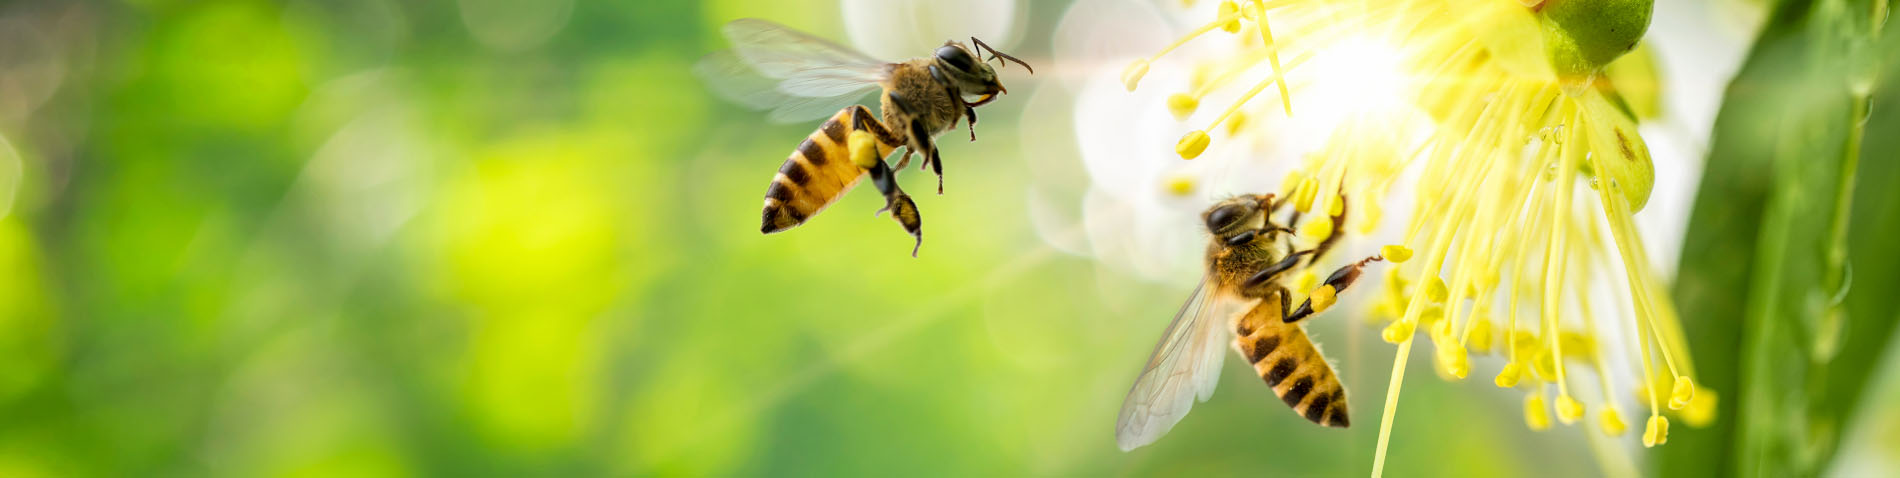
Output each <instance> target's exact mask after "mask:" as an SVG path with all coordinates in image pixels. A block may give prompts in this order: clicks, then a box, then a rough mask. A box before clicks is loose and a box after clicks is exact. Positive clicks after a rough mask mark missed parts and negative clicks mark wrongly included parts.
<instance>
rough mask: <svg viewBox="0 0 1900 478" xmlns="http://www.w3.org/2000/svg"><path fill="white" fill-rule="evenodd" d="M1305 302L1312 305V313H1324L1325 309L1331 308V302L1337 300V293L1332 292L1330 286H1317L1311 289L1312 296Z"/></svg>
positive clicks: (1335, 291)
mask: <svg viewBox="0 0 1900 478" xmlns="http://www.w3.org/2000/svg"><path fill="white" fill-rule="evenodd" d="M1307 300H1310V301H1312V303H1313V313H1315V314H1317V313H1320V312H1325V311H1326V308H1327V307H1332V306H1333V302H1336V301H1338V300H1339V291H1337V290H1334V289H1333V286H1332V284H1327V285H1323V286H1319V288H1318V289H1313V294H1312V295H1310V296H1308V297H1307Z"/></svg>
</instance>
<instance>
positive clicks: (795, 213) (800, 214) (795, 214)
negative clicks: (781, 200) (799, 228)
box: [779, 204, 806, 224]
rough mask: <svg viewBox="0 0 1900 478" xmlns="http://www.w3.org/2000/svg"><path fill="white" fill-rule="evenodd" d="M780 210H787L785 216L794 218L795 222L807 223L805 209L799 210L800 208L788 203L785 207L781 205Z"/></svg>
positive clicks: (793, 221)
mask: <svg viewBox="0 0 1900 478" xmlns="http://www.w3.org/2000/svg"><path fill="white" fill-rule="evenodd" d="M779 210H781V211H785V217H789V218H792V223H793V224H804V223H805V217H806V216H805V211H800V210H798V208H796V207H792V205H790V204H787V205H785V206H784V207H780V208H779Z"/></svg>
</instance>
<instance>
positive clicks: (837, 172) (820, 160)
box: [760, 108, 889, 234]
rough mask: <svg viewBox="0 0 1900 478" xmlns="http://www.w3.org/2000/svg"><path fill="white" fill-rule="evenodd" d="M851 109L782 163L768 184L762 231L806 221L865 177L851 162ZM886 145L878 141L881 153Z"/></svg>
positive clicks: (845, 110)
mask: <svg viewBox="0 0 1900 478" xmlns="http://www.w3.org/2000/svg"><path fill="white" fill-rule="evenodd" d="M851 111H852V109H851V108H846V109H844V110H843V111H839V112H838V114H836V115H833V116H832V117H831V119H829V120H826V121H825V124H824V125H823V126H820V127H819V128H818V131H813V132H812V133H811V136H809V137H806V138H805V142H804V143H800V144H799V145H798V149H797V150H794V151H792V156H791V157H790V158H787V159H786V160H785V164H783V165H781V166H779V168H778V175H776V176H773V177H772V185H771V186H769V187H766V188H765V211H764V213H763V214H762V218H761V219H762V222H763V224H762V225H761V226H760V231H762V232H765V233H767V234H771V233H774V232H778V231H783V230H786V229H790V228H791V227H792V226H797V225H799V224H803V223H805V220H806V219H810V218H811V217H812V216H813V215H816V214H818V211H821V210H824V208H825V206H829V205H831V203H832V202H833V201H837V200H838V197H840V196H843V195H844V193H845V191H850V190H851V187H852V186H855V185H857V184H858V180H859V179H861V178H863V177H864V172H865V170H864V168H860V167H858V166H857V165H856V164H854V163H852V162H851V157H850V148H847V147H846V146H845V144H846V142H845V138H846V137H848V136H849V133H850V129H849V128H848V127H847V122H849V121H850V119H851ZM884 146H885V145H879V152H880V153H882V152H887V151H889V149H887V148H885V147H884Z"/></svg>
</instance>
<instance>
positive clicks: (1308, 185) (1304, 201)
mask: <svg viewBox="0 0 1900 478" xmlns="http://www.w3.org/2000/svg"><path fill="white" fill-rule="evenodd" d="M1318 195H1319V180H1317V179H1313V178H1312V177H1307V178H1306V179H1304V180H1302V181H1300V188H1299V190H1297V191H1294V193H1293V208H1294V209H1298V210H1299V211H1300V212H1302V213H1305V212H1311V211H1312V210H1313V198H1314V197H1315V196H1318Z"/></svg>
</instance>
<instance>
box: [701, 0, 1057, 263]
mask: <svg viewBox="0 0 1900 478" xmlns="http://www.w3.org/2000/svg"><path fill="white" fill-rule="evenodd" d="M724 33H725V35H726V38H727V39H728V40H731V41H732V49H731V50H728V51H723V52H719V53H715V54H713V55H710V56H708V57H707V58H706V59H705V60H703V61H701V62H700V65H699V67H698V68H697V70H698V73H699V74H700V76H701V77H702V78H704V79H705V80H706V81H707V83H708V84H710V85H711V86H712V87H713V88H714V90H716V91H718V92H720V93H721V94H723V95H725V96H727V97H729V98H732V99H734V100H737V101H739V102H741V103H744V104H747V105H749V106H753V107H756V108H761V109H764V108H772V109H773V111H772V113H771V115H770V118H771V119H773V120H775V121H797V120H802V119H808V118H809V117H812V116H816V115H823V114H830V115H831V117H830V119H827V120H825V122H824V124H823V125H821V126H819V128H818V130H817V131H814V132H812V133H811V135H810V136H808V137H806V138H805V142H804V143H801V144H799V145H798V148H797V149H796V150H793V151H792V155H791V157H790V158H789V159H786V160H785V163H784V164H783V165H781V166H780V167H779V172H778V174H777V175H776V176H774V177H773V178H772V184H771V186H769V187H767V188H766V190H765V210H764V212H763V214H762V215H761V222H762V224H761V225H760V231H762V232H764V233H766V234H771V233H774V232H778V231H783V230H786V229H790V228H792V227H794V226H797V225H799V224H803V223H804V222H805V221H806V220H808V219H810V218H811V216H812V215H815V214H818V212H819V211H821V210H823V209H824V208H825V207H826V206H829V205H831V203H832V202H834V201H837V200H838V198H839V197H840V196H843V195H844V193H845V191H849V190H850V189H851V187H852V186H855V185H857V182H858V181H859V180H860V179H862V178H863V177H864V176H867V175H868V176H870V177H871V182H872V184H875V185H876V186H877V189H878V192H880V193H883V195H884V208H883V209H879V210H878V214H882V213H883V212H884V211H890V212H891V216H892V217H893V218H894V219H896V220H897V222H898V224H901V225H903V227H904V231H905V232H908V233H910V235H911V236H912V237H915V238H916V240H917V243H916V246H913V247H912V248H911V256H913V257H915V256H916V255H917V248H919V247H922V246H923V241H924V236H923V218H922V217H921V216H920V215H919V214H918V211H917V205H916V203H915V202H913V201H911V199H910V195H908V194H905V193H904V191H903V189H902V188H899V187H898V185H897V178H896V171H897V170H901V169H903V168H904V167H905V166H906V165H908V164H910V157H911V155H912V154H921V155H922V156H923V163H922V164H920V165H919V167H920V168H921V167H924V166H928V167H930V169H931V170H932V171H933V172H934V173H935V174H936V175H937V194H943V157H942V155H941V154H939V152H938V150H937V144H936V141H935V139H936V137H937V136H938V135H941V134H943V133H944V132H947V131H950V130H951V129H955V128H956V125H957V122H958V120H961V119H964V118H969V121H968V124H969V128H970V140H971V141H976V107H978V106H982V105H985V104H988V103H989V102H991V101H993V100H995V99H996V97H997V95H1001V94H1004V93H1007V92H1008V90H1006V89H1004V88H1003V84H1002V82H1000V81H999V80H998V79H997V75H996V70H994V69H991V68H990V65H989V63H988V62H987V61H986V60H983V59H982V56H981V55H982V54H983V53H985V52H987V53H988V54H989V55H990V60H997V61H998V64H999V65H1007V64H1008V63H1006V62H1015V63H1016V64H1019V65H1022V66H1023V68H1024V69H1028V70H1030V72H1031V73H1034V70H1033V69H1031V68H1030V67H1029V65H1028V64H1026V63H1023V62H1022V60H1018V59H1016V58H1015V57H1012V56H1009V55H1007V54H1004V53H1002V52H999V51H996V49H994V48H990V47H989V45H986V44H984V43H983V42H982V41H981V40H977V39H976V38H975V37H972V38H970V45H965V44H963V43H961V42H957V41H948V42H945V43H944V44H943V46H942V47H939V48H937V50H936V51H935V52H934V53H933V54H932V55H931V56H929V57H923V58H913V59H910V60H906V61H902V62H895V63H893V62H886V61H880V60H878V59H875V58H872V57H870V56H868V55H865V54H863V53H859V52H858V51H856V50H853V49H851V48H848V47H845V46H842V45H838V44H836V43H832V42H830V41H827V40H824V39H822V38H818V37H815V36H812V35H810V34H806V33H802V32H799V31H796V30H793V29H791V28H790V27H786V26H784V25H780V24H777V23H772V22H769V21H765V20H759V19H750V18H748V19H741V20H734V21H732V22H731V23H728V24H726V26H725V28H724ZM748 67H749V68H748ZM748 69H750V70H755V71H756V72H757V73H760V74H763V75H764V76H765V77H766V78H759V77H758V76H757V75H752V74H748V73H747V71H746V70H748ZM874 88H875V89H881V90H882V94H881V95H880V97H879V99H878V103H879V104H878V106H879V111H880V112H881V113H882V115H881V116H879V115H872V114H871V111H870V109H869V108H866V107H864V106H863V105H859V104H856V103H857V101H858V99H859V98H860V97H862V96H863V94H864V93H866V92H869V91H871V90H872V89H874ZM899 146H902V147H904V156H903V157H902V158H901V159H899V160H898V162H897V166H896V167H895V168H892V167H891V166H890V165H889V164H887V163H886V162H885V161H884V159H885V158H887V157H889V156H890V154H891V153H892V152H895V150H896V149H897V148H898V147H899Z"/></svg>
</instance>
